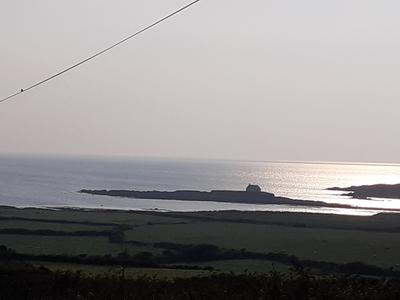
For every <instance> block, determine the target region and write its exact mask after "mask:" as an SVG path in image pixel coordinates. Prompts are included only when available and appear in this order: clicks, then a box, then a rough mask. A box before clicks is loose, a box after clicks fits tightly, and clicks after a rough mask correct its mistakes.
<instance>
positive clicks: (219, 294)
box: [0, 266, 400, 300]
mask: <svg viewBox="0 0 400 300" xmlns="http://www.w3.org/2000/svg"><path fill="white" fill-rule="evenodd" d="M24 268H25V269H19V270H15V269H14V270H13V269H4V268H3V269H0V299H1V300H3V299H7V300H8V299H13V300H19V299H32V300H36V299H37V300H39V299H40V300H50V299H64V300H69V299H71V300H72V299H74V300H75V299H96V300H99V299H140V300H145V299H159V300H163V299H175V300H179V299H220V300H223V299H230V300H235V299H271V300H280V299H282V300H283V299H285V300H289V299H293V300H295V299H296V300H297V299H299V300H301V299H324V300H330V299H343V300H361V299H362V300H381V299H382V300H392V299H393V300H395V299H400V282H399V280H397V279H384V278H362V277H342V276H327V277H321V276H318V277H316V276H310V275H309V274H307V273H306V272H304V271H303V270H294V271H292V272H291V273H287V274H281V273H278V272H274V271H273V272H270V273H266V274H241V275H235V274H212V275H210V276H201V277H192V278H186V279H174V280H163V279H157V277H148V276H143V277H139V278H135V279H127V278H125V277H124V276H123V275H107V274H104V275H98V276H91V277H87V276H83V275H82V274H81V273H79V272H52V271H49V270H46V269H37V268H32V267H29V266H25V267H24Z"/></svg>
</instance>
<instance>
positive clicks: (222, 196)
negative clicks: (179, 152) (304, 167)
mask: <svg viewBox="0 0 400 300" xmlns="http://www.w3.org/2000/svg"><path fill="white" fill-rule="evenodd" d="M79 192H80V193H86V194H92V195H104V196H113V197H126V198H137V199H158V200H183V201H212V202H228V203H245V204H276V205H297V206H314V207H333V208H352V206H350V205H342V204H333V203H326V202H322V201H310V200H294V199H290V198H285V197H277V196H275V195H274V194H273V193H268V192H263V191H261V188H260V187H259V186H258V185H251V184H249V185H248V186H247V188H246V190H245V191H230V190H213V191H211V192H205V191H194V190H178V191H172V192H168V191H136V190H88V189H83V190H80V191H79Z"/></svg>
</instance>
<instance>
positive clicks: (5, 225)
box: [0, 220, 113, 232]
mask: <svg viewBox="0 0 400 300" xmlns="http://www.w3.org/2000/svg"><path fill="white" fill-rule="evenodd" d="M11 228H24V229H30V230H54V231H65V232H74V231H105V230H111V229H112V228H113V226H105V225H96V224H94V225H86V224H65V223H50V222H40V221H21V220H0V229H11Z"/></svg>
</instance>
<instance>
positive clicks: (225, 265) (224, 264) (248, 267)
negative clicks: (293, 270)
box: [196, 259, 289, 273]
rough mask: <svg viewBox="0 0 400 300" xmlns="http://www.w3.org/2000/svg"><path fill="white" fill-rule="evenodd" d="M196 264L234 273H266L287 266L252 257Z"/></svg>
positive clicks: (287, 268) (287, 267) (282, 269)
mask: <svg viewBox="0 0 400 300" xmlns="http://www.w3.org/2000/svg"><path fill="white" fill-rule="evenodd" d="M196 265H197V266H203V267H208V266H210V267H213V268H214V269H215V270H219V271H221V272H234V273H243V272H249V273H254V272H256V273H267V272H270V271H273V270H275V271H278V272H287V271H288V270H289V266H287V265H284V264H280V263H276V262H271V261H265V260H254V259H235V260H220V261H206V262H201V263H196Z"/></svg>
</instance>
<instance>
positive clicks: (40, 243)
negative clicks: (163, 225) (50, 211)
mask: <svg viewBox="0 0 400 300" xmlns="http://www.w3.org/2000/svg"><path fill="white" fill-rule="evenodd" d="M0 244H1V245H5V246H7V247H9V248H11V249H14V250H16V251H17V252H19V253H25V254H35V255H38V254H49V255H57V254H66V255H80V254H87V255H105V254H111V255H116V254H118V253H121V252H123V251H124V249H125V246H123V245H120V244H111V243H109V241H108V239H107V238H105V237H71V236H24V235H8V234H7V235H0ZM127 250H128V252H129V253H130V254H135V253H138V252H143V251H149V250H150V251H156V250H157V249H153V248H149V247H146V246H137V245H128V246H127Z"/></svg>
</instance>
